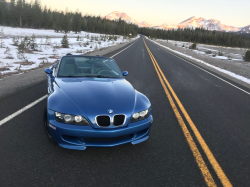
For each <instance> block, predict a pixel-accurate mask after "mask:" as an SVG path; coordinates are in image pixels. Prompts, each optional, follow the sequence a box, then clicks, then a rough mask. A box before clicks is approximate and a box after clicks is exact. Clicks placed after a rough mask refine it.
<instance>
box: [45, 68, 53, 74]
mask: <svg viewBox="0 0 250 187" xmlns="http://www.w3.org/2000/svg"><path fill="white" fill-rule="evenodd" d="M44 72H45V73H47V74H52V70H51V69H50V68H46V69H45V70H44Z"/></svg>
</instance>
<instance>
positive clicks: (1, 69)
mask: <svg viewBox="0 0 250 187" xmlns="http://www.w3.org/2000/svg"><path fill="white" fill-rule="evenodd" d="M9 70H10V68H7V67H1V68H0V71H9Z"/></svg>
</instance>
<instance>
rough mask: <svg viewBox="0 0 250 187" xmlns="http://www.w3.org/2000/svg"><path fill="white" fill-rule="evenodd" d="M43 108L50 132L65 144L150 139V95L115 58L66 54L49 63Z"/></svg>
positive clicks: (82, 146) (81, 146)
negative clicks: (134, 83) (131, 80)
mask: <svg viewBox="0 0 250 187" xmlns="http://www.w3.org/2000/svg"><path fill="white" fill-rule="evenodd" d="M45 72H46V73H47V76H48V101H47V107H46V109H45V111H44V127H45V132H46V135H47V137H48V138H49V139H50V140H51V141H52V142H56V143H58V144H59V145H60V146H61V147H63V148H68V149H78V150H84V149H86V147H88V146H95V147H111V146H116V145H120V144H124V143H129V142H130V143H132V144H137V143H140V142H143V141H145V140H147V139H148V136H149V131H150V128H151V125H152V122H153V116H152V108H151V104H150V102H149V100H148V98H147V97H146V96H145V95H143V94H142V93H140V92H138V91H136V90H135V89H134V88H133V86H132V85H131V84H130V83H129V82H128V81H126V79H125V78H124V77H125V76H126V75H127V74H128V72H126V71H124V72H122V73H121V71H120V69H119V68H118V66H117V64H116V63H115V61H114V59H112V58H106V57H100V56H80V55H70V54H69V55H66V56H63V57H62V58H61V60H60V61H59V62H58V63H57V64H55V65H53V66H52V67H51V68H47V69H45Z"/></svg>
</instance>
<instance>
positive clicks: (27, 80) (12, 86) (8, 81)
mask: <svg viewBox="0 0 250 187" xmlns="http://www.w3.org/2000/svg"><path fill="white" fill-rule="evenodd" d="M134 41H135V40H132V41H130V42H125V43H122V44H119V45H116V46H111V47H108V48H105V49H101V50H97V51H93V52H91V53H87V55H93V56H95V55H100V56H102V55H105V54H108V53H110V52H112V51H115V50H117V49H120V48H122V47H124V46H125V45H127V44H129V43H132V42H134ZM51 65H53V63H51V64H47V65H44V66H43V67H39V68H36V69H33V70H29V71H26V72H25V73H23V74H16V75H12V76H9V77H5V78H2V79H0V98H3V97H6V96H8V95H10V94H13V93H14V92H18V91H20V90H23V89H25V88H27V87H29V86H33V85H35V84H38V83H40V82H42V81H44V80H46V78H47V77H46V74H45V73H44V69H45V68H46V67H50V66H51Z"/></svg>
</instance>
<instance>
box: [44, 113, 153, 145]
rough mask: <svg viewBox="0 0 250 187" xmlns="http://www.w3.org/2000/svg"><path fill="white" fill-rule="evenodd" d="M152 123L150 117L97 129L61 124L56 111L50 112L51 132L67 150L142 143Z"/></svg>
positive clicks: (146, 137)
mask: <svg viewBox="0 0 250 187" xmlns="http://www.w3.org/2000/svg"><path fill="white" fill-rule="evenodd" d="M152 122H153V117H152V115H150V116H149V117H148V118H147V119H145V120H142V121H138V122H134V123H130V124H128V125H126V126H124V127H119V128H110V129H108V128H107V129H95V128H93V127H91V126H80V125H70V124H64V123H59V122H57V121H56V120H55V116H54V111H52V110H48V123H49V132H50V134H51V136H52V138H53V139H54V140H55V141H56V142H57V143H58V144H59V145H60V146H61V147H63V148H67V149H77V150H85V149H86V147H89V146H92V147H112V146H116V145H121V144H125V143H130V142H131V143H132V144H137V143H141V142H143V141H145V140H147V139H148V137H149V131H150V128H151V125H152Z"/></svg>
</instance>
